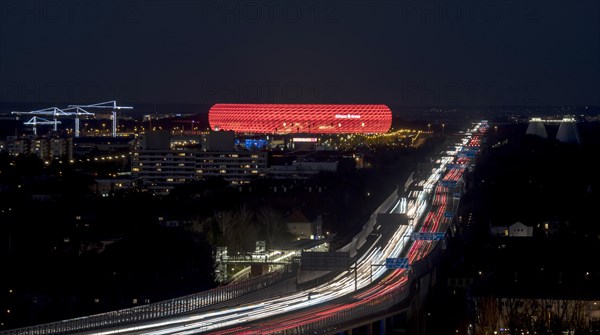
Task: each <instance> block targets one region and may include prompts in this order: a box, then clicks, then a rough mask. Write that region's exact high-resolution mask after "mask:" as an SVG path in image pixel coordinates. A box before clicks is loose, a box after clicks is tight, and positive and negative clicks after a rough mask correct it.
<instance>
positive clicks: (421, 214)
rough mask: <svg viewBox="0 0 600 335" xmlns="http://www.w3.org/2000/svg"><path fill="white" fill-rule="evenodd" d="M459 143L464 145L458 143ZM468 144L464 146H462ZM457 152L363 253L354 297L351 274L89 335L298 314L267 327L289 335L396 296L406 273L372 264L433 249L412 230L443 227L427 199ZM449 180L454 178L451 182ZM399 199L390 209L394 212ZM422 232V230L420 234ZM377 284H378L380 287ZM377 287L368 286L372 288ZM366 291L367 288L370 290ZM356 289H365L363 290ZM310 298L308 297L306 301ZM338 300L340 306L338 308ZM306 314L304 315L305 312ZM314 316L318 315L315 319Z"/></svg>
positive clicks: (236, 323) (198, 327) (182, 330)
mask: <svg viewBox="0 0 600 335" xmlns="http://www.w3.org/2000/svg"><path fill="white" fill-rule="evenodd" d="M463 143H465V141H464V140H463ZM466 143H469V142H466ZM461 149H462V147H461V146H458V147H456V150H454V151H452V153H453V154H454V155H452V156H446V157H443V158H441V159H440V160H439V161H438V163H439V166H438V167H437V168H435V169H434V170H433V171H432V173H431V174H430V175H429V176H428V178H426V179H425V180H422V181H421V182H420V183H419V185H420V186H422V187H423V190H422V191H413V192H414V193H413V194H412V196H413V197H412V198H413V199H412V200H409V201H408V203H406V205H405V206H406V213H407V215H408V217H409V218H410V220H409V224H408V225H405V226H404V225H403V226H399V227H398V229H397V230H396V231H395V232H394V233H393V234H392V235H391V236H389V237H382V236H379V238H378V239H377V240H376V241H375V243H373V244H372V245H371V246H370V247H369V248H368V250H367V251H366V252H365V253H363V254H362V255H361V256H360V258H359V260H358V266H357V268H356V285H357V286H358V289H359V290H358V291H356V292H355V288H354V287H355V273H354V271H353V270H351V271H346V272H343V273H342V274H340V275H339V276H337V277H336V278H334V279H333V280H332V281H331V282H329V283H327V284H324V285H319V286H317V287H315V288H312V289H310V290H309V291H306V292H296V293H292V294H289V295H285V296H281V297H273V298H270V299H267V300H263V301H257V302H254V303H251V304H248V305H246V306H240V307H235V308H227V309H224V310H217V311H211V312H204V313H198V314H192V315H186V316H181V317H176V318H171V319H169V320H160V321H153V322H146V323H145V324H140V325H135V326H131V327H127V326H126V327H120V328H118V329H111V330H104V331H96V332H89V334H117V333H118V334H123V333H140V334H141V333H144V334H157V335H158V334H187V333H198V332H213V331H216V330H217V329H223V328H231V327H233V328H231V329H225V330H223V331H222V332H220V333H223V334H226V333H232V332H233V333H243V332H248V333H256V332H258V330H257V328H256V327H257V326H256V325H254V326H253V325H252V324H249V325H248V326H240V325H241V324H244V323H251V322H256V321H258V320H265V319H267V320H268V319H270V318H273V317H274V316H277V315H282V314H285V313H289V312H293V311H300V310H304V311H301V312H297V313H292V314H290V315H291V316H283V318H282V319H277V321H274V322H275V323H274V324H272V325H267V326H268V327H267V328H269V327H270V330H272V331H278V330H277V329H279V328H278V327H284V328H282V329H288V328H293V327H297V326H298V325H301V324H303V322H304V323H306V322H314V321H315V320H318V319H319V318H326V317H328V316H330V315H331V314H332V313H338V312H340V310H344V309H350V308H353V307H355V306H356V305H358V304H364V303H366V302H368V301H371V300H373V299H378V298H379V297H381V296H382V295H385V294H386V292H389V291H390V290H395V289H398V288H399V287H401V286H402V285H404V283H406V281H407V278H408V277H407V274H406V272H407V271H406V270H395V271H389V270H386V269H385V268H384V267H382V266H377V267H376V268H375V269H374V268H373V266H372V265H373V264H375V265H377V264H383V263H385V259H386V258H388V257H399V256H401V255H405V256H406V257H408V258H409V260H410V262H411V263H412V262H415V261H417V260H419V259H421V258H422V257H424V256H425V255H427V253H428V252H429V250H430V249H431V248H432V245H433V243H432V242H430V241H414V242H411V241H410V238H409V237H410V235H411V234H412V232H414V231H415V229H417V225H418V223H420V222H421V221H424V222H423V226H422V227H421V231H436V229H438V227H439V224H440V222H441V221H442V218H443V215H444V211H445V208H446V206H445V203H446V201H447V199H446V198H445V196H442V195H440V194H437V192H436V194H435V196H434V200H433V202H436V206H432V210H431V211H428V210H427V209H428V208H429V206H430V198H431V196H432V194H433V193H434V190H435V188H436V186H437V183H438V181H440V178H443V176H445V169H446V165H447V164H450V163H451V162H452V161H453V160H454V159H455V158H456V156H455V155H456V153H458V152H459V151H460V150H461ZM452 179H454V177H452ZM400 201H401V199H398V200H397V203H395V204H394V206H393V207H392V209H391V210H392V211H393V210H395V209H396V208H397V207H398V206H399V204H398V202H400ZM423 229H425V230H423ZM380 278H383V280H381V281H379V279H380ZM372 281H373V282H376V283H375V284H374V285H371V282H372ZM369 286H370V287H369ZM361 289H365V290H362V291H361ZM309 294H310V296H309ZM340 298H342V300H343V301H342V302H338V301H339V300H338V299H340ZM307 308H308V309H309V310H306V309H307ZM315 312H318V313H317V314H316V315H317V316H316V318H315V317H314V316H315ZM258 327H260V329H265V328H264V327H265V323H261V324H259V325H258Z"/></svg>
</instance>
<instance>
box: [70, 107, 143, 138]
mask: <svg viewBox="0 0 600 335" xmlns="http://www.w3.org/2000/svg"><path fill="white" fill-rule="evenodd" d="M69 107H82V108H110V109H112V136H113V137H117V110H119V109H133V107H131V106H117V101H116V100H111V101H106V102H99V103H96V104H90V105H69Z"/></svg>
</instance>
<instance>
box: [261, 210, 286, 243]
mask: <svg viewBox="0 0 600 335" xmlns="http://www.w3.org/2000/svg"><path fill="white" fill-rule="evenodd" d="M257 216H258V223H259V225H260V226H261V227H262V229H263V231H264V233H265V240H266V242H267V248H272V247H273V243H274V242H275V241H276V240H277V239H278V238H279V236H280V234H281V232H282V231H283V230H284V222H283V217H282V216H281V214H280V213H279V212H278V211H276V210H275V209H273V208H272V207H263V208H261V209H260V210H259V211H258V214H257Z"/></svg>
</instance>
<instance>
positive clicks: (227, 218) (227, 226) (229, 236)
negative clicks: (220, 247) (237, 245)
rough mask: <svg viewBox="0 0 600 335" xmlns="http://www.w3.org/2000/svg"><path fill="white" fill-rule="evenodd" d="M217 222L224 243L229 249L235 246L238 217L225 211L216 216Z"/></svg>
mask: <svg viewBox="0 0 600 335" xmlns="http://www.w3.org/2000/svg"><path fill="white" fill-rule="evenodd" d="M215 221H216V222H217V226H218V227H219V230H220V231H221V234H222V236H223V243H224V244H225V246H227V247H228V248H229V246H230V245H232V244H233V241H234V239H235V238H234V235H233V232H235V230H236V215H235V214H234V213H233V212H232V211H223V212H219V213H217V214H215Z"/></svg>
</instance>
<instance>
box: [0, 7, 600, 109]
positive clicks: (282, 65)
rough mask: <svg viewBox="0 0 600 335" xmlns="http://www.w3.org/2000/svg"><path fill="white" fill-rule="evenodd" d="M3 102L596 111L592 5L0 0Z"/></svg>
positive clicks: (599, 47) (599, 48)
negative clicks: (525, 107)
mask: <svg viewBox="0 0 600 335" xmlns="http://www.w3.org/2000/svg"><path fill="white" fill-rule="evenodd" d="M0 29H1V31H0V43H1V44H0V89H1V91H0V101H4V102H7V101H8V102H18V101H25V102H71V103H90V102H98V101H106V100H112V99H113V98H116V99H118V100H120V101H124V102H130V103H194V104H196V103H198V104H210V103H216V102H265V103H274V102H285V103H295V102H297V103H385V104H388V105H410V106H429V105H581V106H585V105H600V2H598V1H509V0H501V1H491V0H490V1H422V2H421V1H346V2H342V1H297V2H286V1H264V2H262V1H250V2H242V1H235V0H231V1H222V2H217V1H204V2H194V1H148V2H142V1H118V2H116V1H115V2H103V1H83V0H82V1H64V2H56V1H46V0H41V1H10V0H2V1H0Z"/></svg>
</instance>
